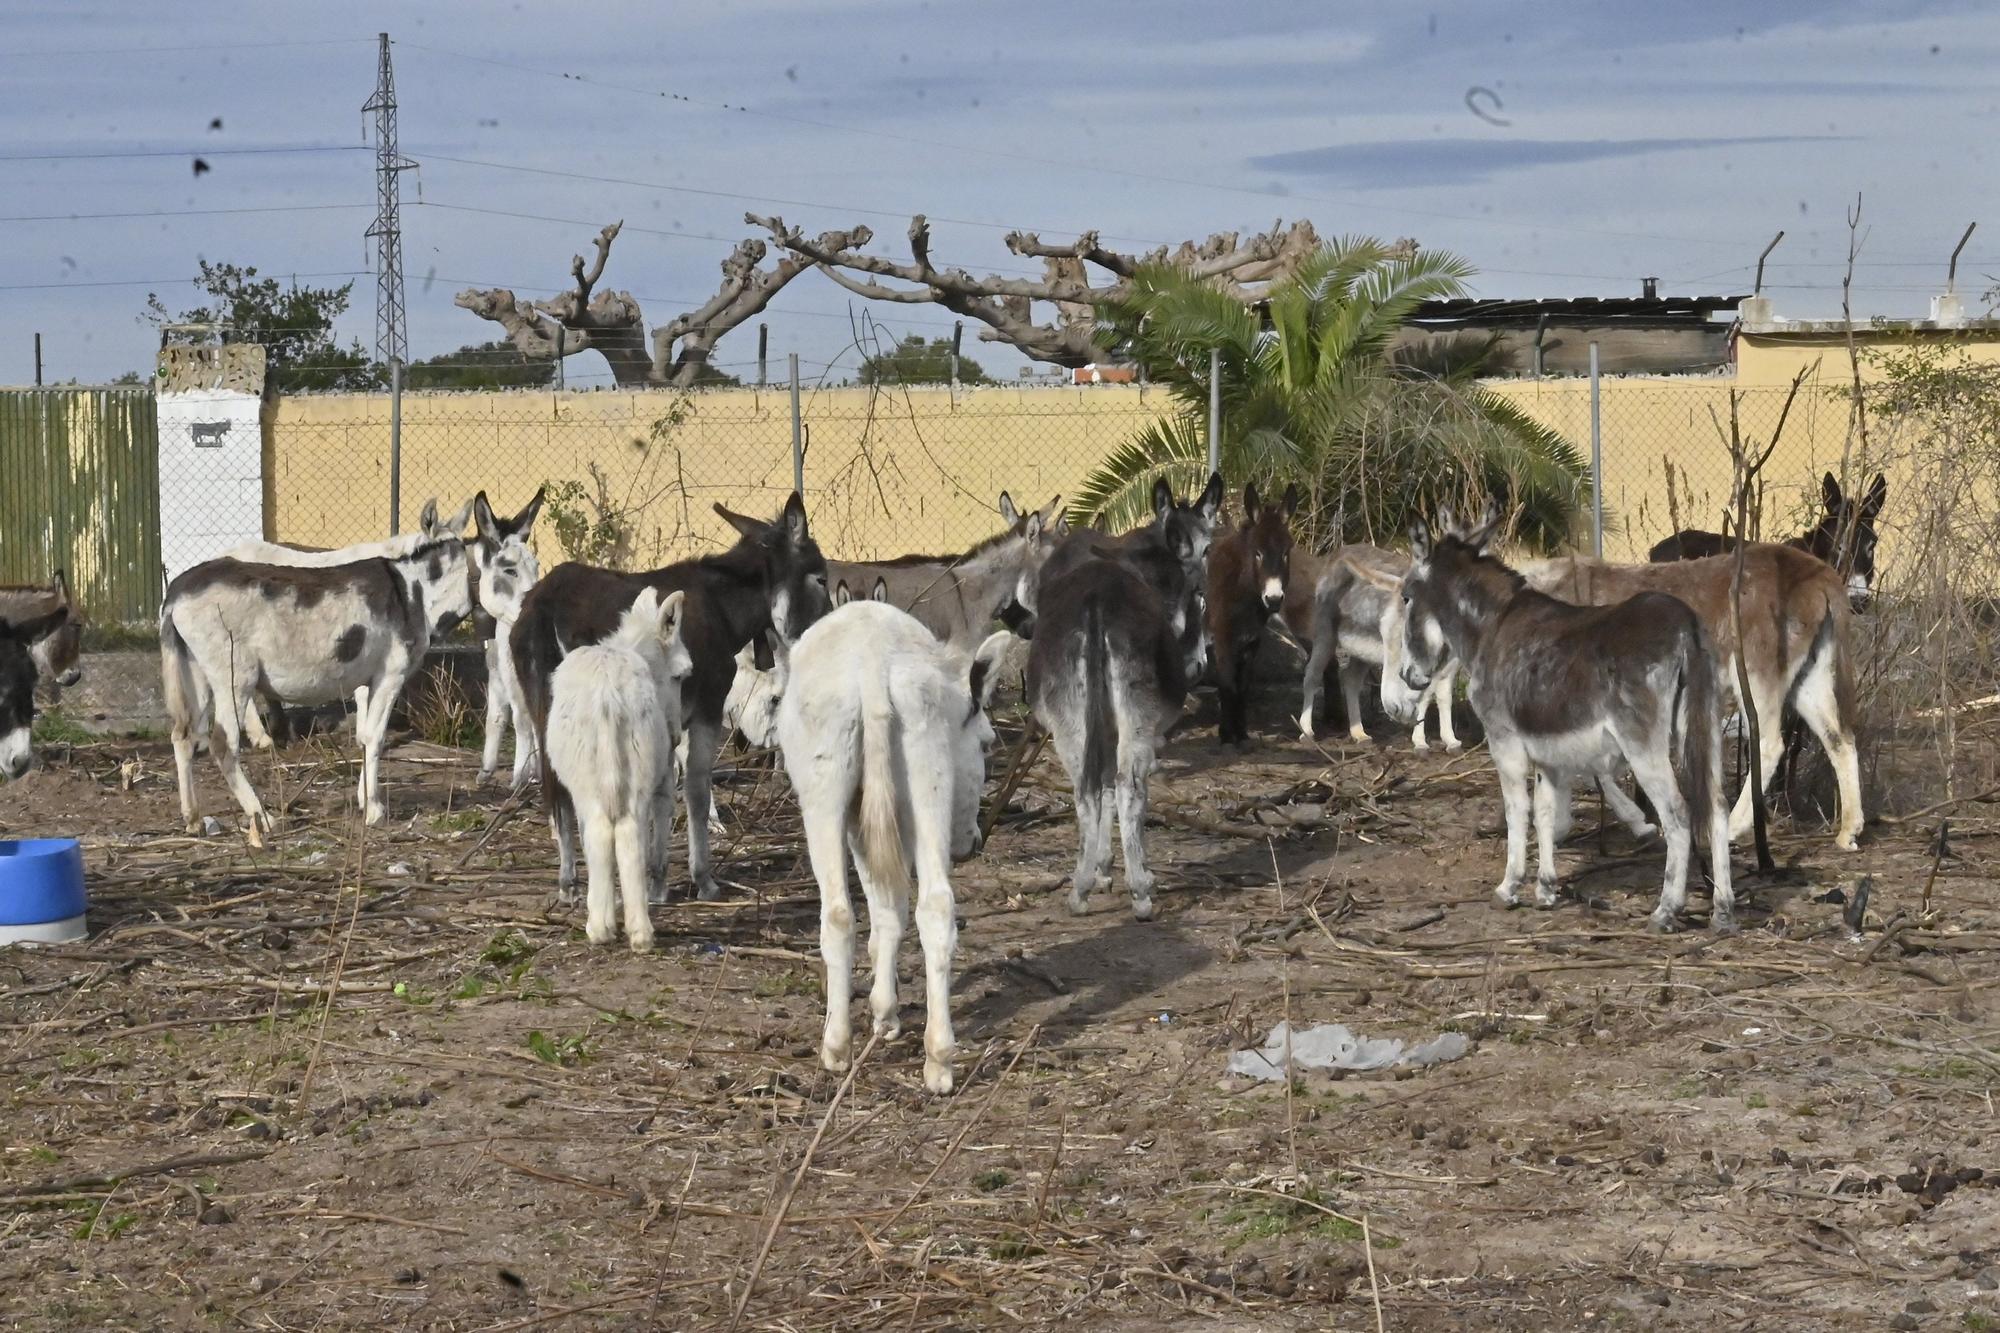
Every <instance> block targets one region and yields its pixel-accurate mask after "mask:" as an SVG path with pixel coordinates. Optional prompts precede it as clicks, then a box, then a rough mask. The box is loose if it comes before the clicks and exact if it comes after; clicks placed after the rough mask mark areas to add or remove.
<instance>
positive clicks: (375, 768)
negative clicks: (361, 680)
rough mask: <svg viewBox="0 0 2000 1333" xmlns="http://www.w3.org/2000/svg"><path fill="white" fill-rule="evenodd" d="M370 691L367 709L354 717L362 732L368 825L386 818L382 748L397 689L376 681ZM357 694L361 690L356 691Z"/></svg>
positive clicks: (364, 792) (363, 779) (364, 687)
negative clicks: (383, 793)
mask: <svg viewBox="0 0 2000 1333" xmlns="http://www.w3.org/2000/svg"><path fill="white" fill-rule="evenodd" d="M361 689H362V690H370V691H371V692H370V694H369V696H368V708H367V711H366V712H365V713H363V714H361V715H359V716H358V717H357V718H356V721H357V723H358V724H359V725H360V726H361V727H362V728H363V730H362V734H361V781H362V788H361V789H362V792H363V798H362V809H363V811H364V812H365V813H364V814H363V820H364V821H365V822H366V823H369V824H379V823H381V822H382V821H383V820H384V819H387V818H388V817H389V807H388V805H387V804H386V803H385V802H384V801H383V800H382V747H383V745H384V744H385V743H386V742H387V740H388V738H389V714H390V712H391V711H392V710H393V709H394V708H395V706H396V696H397V694H398V693H399V691H398V690H397V689H396V688H395V686H394V684H393V683H390V682H377V683H376V684H375V685H374V686H373V687H372V688H371V687H370V686H366V685H364V686H362V687H361ZM356 694H357V696H358V695H359V694H360V691H359V690H357V691H356Z"/></svg>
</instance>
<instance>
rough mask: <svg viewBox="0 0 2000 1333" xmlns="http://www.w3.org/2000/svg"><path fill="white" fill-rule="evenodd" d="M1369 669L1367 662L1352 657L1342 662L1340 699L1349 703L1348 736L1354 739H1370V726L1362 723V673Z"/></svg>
mask: <svg viewBox="0 0 2000 1333" xmlns="http://www.w3.org/2000/svg"><path fill="white" fill-rule="evenodd" d="M1367 669H1368V664H1367V663H1366V662H1363V661H1360V660H1359V659H1357V658H1352V657H1350V658H1348V659H1347V660H1346V661H1345V662H1342V663H1341V664H1340V699H1341V702H1342V703H1344V704H1346V705H1347V738H1348V739H1349V740H1353V741H1365V740H1367V739H1368V728H1366V727H1364V726H1362V725H1361V673H1362V672H1364V671H1366V670H1367Z"/></svg>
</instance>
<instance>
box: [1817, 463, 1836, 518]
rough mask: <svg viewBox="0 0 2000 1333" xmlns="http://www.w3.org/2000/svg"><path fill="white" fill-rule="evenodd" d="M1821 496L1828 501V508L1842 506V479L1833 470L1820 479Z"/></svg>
mask: <svg viewBox="0 0 2000 1333" xmlns="http://www.w3.org/2000/svg"><path fill="white" fill-rule="evenodd" d="M1819 498H1820V499H1821V500H1823V501H1825V502H1826V507H1827V508H1828V509H1838V508H1840V500H1841V495H1840V479H1839V478H1838V477H1836V476H1834V475H1833V474H1832V473H1831V472H1829V473H1827V474H1826V475H1825V476H1824V477H1821V478H1820V479H1819Z"/></svg>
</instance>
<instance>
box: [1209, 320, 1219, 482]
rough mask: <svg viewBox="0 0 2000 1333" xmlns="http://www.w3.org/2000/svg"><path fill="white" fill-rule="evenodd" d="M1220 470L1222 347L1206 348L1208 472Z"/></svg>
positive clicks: (1213, 473) (1214, 472)
mask: <svg viewBox="0 0 2000 1333" xmlns="http://www.w3.org/2000/svg"><path fill="white" fill-rule="evenodd" d="M1221 470H1222V349H1221V348H1220V347H1211V348H1209V349H1208V472H1209V475H1210V476H1214V475H1215V474H1216V473H1217V472H1219V471H1221Z"/></svg>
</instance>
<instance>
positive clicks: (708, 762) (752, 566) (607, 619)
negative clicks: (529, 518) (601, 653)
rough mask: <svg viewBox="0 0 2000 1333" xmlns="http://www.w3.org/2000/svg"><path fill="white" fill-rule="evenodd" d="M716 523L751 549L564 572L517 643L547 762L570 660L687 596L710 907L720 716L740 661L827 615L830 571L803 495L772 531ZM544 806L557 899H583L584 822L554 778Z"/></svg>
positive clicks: (518, 670) (696, 777) (699, 843)
mask: <svg viewBox="0 0 2000 1333" xmlns="http://www.w3.org/2000/svg"><path fill="white" fill-rule="evenodd" d="M715 512H716V513H717V514H719V515H721V516H722V518H723V519H724V520H725V521H727V522H728V523H729V524H730V526H732V527H734V528H735V529H736V530H737V532H738V533H739V534H741V539H740V540H739V541H738V542H737V543H736V545H734V546H732V547H731V548H730V549H729V550H727V551H724V552H722V553H721V554H719V555H707V556H702V557H700V558H698V559H694V560H683V561H680V562H679V563H677V564H672V565H667V566H665V567H664V568H661V569H656V570H653V571H651V572H649V573H644V574H626V573H621V572H620V571H618V570H612V569H598V568H595V567H593V566H590V565H584V564H576V563H570V564H563V565H558V566H556V568H555V569H554V570H553V571H551V572H550V573H549V575H548V577H546V578H544V579H543V580H542V581H541V582H539V583H537V584H536V585H535V587H534V589H533V591H531V592H530V593H529V594H528V596H527V598H526V600H525V601H523V602H522V604H521V615H520V618H519V619H518V620H517V621H516V622H515V624H514V629H513V632H512V633H511V634H510V635H509V636H508V650H509V651H510V652H511V653H512V654H513V658H514V677H515V683H516V684H517V685H518V686H519V688H520V692H521V700H522V702H523V703H524V704H525V705H526V707H527V710H528V717H529V720H530V722H531V723H532V725H533V727H534V734H535V746H536V749H537V751H538V752H539V753H542V754H547V753H548V734H549V733H548V727H549V679H550V677H551V676H553V675H554V673H555V669H556V664H557V663H558V662H560V661H561V660H562V658H563V654H564V653H565V652H568V651H571V650H574V649H576V648H579V647H582V646H584V645H586V644H592V643H596V642H597V641H598V640H600V639H602V638H604V637H605V636H606V635H608V634H610V633H611V632H612V631H614V630H616V629H617V628H618V624H619V621H620V619H621V618H622V617H623V616H624V613H625V609H626V608H627V607H629V606H630V605H631V604H632V599H633V598H634V597H636V596H638V593H639V590H640V589H641V588H647V587H651V588H655V589H658V590H659V591H660V592H661V593H669V592H673V591H675V590H685V591H686V592H687V600H686V602H685V603H684V604H683V605H682V608H681V620H680V625H681V635H682V638H683V640H684V641H685V643H686V645H687V650H688V656H689V658H690V659H691V660H692V662H693V670H692V673H691V674H690V675H689V676H688V679H687V682H686V684H685V685H684V687H683V688H684V689H685V691H686V695H685V710H686V724H687V733H688V757H687V781H686V785H685V788H684V790H683V796H682V799H683V803H684V804H685V805H686V807H687V828H688V873H689V877H690V879H691V880H692V881H693V883H694V887H695V892H696V893H697V894H699V895H700V897H701V898H702V899H704V900H708V899H713V898H714V897H716V895H717V894H719V893H720V892H721V889H720V888H719V886H718V885H717V884H716V882H715V874H714V871H713V869H712V868H711V867H710V865H709V854H708V819H709V809H710V805H711V799H712V792H711V783H712V779H713V773H714V766H715V752H716V747H717V745H718V743H719V742H720V740H721V730H722V705H723V701H724V700H725V699H727V698H728V696H729V687H730V684H731V682H732V681H733V680H734V679H735V675H736V653H737V651H738V650H739V649H741V648H742V647H743V646H744V645H745V644H747V643H750V642H751V641H752V640H753V639H755V638H756V637H757V636H758V635H760V634H763V633H764V632H765V631H766V630H768V629H770V628H772V627H773V626H774V625H775V626H776V627H777V630H778V633H779V635H780V636H781V637H783V638H784V639H786V640H788V641H790V640H794V639H796V638H797V637H798V636H799V635H800V634H802V633H804V632H805V629H806V627H807V626H809V625H811V624H812V623H813V622H814V621H815V620H817V619H819V618H820V617H821V616H822V615H824V614H825V613H826V611H827V609H828V601H827V594H826V560H825V558H824V557H823V556H821V555H820V553H819V547H818V545H817V544H815V543H814V541H813V539H812V535H811V534H810V533H809V532H808V531H807V529H806V507H805V501H804V499H803V498H802V497H800V495H799V493H798V492H797V491H794V492H792V495H791V498H790V499H788V500H787V501H786V502H785V507H784V510H783V511H782V512H781V513H780V514H779V516H778V518H777V521H776V522H773V523H765V522H761V521H760V520H758V519H754V518H750V517H748V516H746V515H743V514H736V513H732V512H730V511H729V510H727V509H725V508H723V507H722V506H721V505H719V504H718V505H716V506H715ZM542 797H543V804H544V805H545V806H546V807H547V810H548V815H549V828H550V832H551V833H552V834H553V835H554V837H555V842H556V852H557V856H558V857H559V860H560V869H559V871H558V875H557V897H558V899H559V900H560V901H562V902H566V903H567V902H571V901H574V899H575V897H576V851H575V841H574V830H575V813H574V811H573V809H572V808H571V803H570V798H569V793H568V791H567V789H566V788H565V787H564V786H563V782H562V779H561V778H559V777H556V776H555V775H553V774H550V773H548V772H546V771H544V773H543V775H542ZM653 869H654V870H656V871H659V872H660V873H657V874H654V875H653V876H652V879H651V883H652V884H653V885H654V890H653V892H654V894H655V897H654V901H655V902H656V903H658V902H663V901H665V897H666V882H665V879H664V868H663V867H653Z"/></svg>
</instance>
